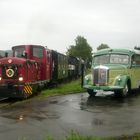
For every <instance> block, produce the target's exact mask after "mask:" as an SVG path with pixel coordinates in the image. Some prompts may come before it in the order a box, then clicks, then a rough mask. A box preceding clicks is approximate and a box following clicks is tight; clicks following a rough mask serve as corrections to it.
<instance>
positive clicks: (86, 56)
mask: <svg viewBox="0 0 140 140" xmlns="http://www.w3.org/2000/svg"><path fill="white" fill-rule="evenodd" d="M66 54H67V55H69V56H75V57H78V58H80V59H82V60H84V61H85V63H86V64H87V66H89V65H90V63H91V61H92V48H91V46H90V45H89V44H88V42H87V40H86V39H85V38H84V37H82V36H77V37H76V39H75V45H70V46H69V48H68V49H67V52H66Z"/></svg>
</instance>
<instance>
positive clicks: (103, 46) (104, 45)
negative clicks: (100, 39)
mask: <svg viewBox="0 0 140 140" xmlns="http://www.w3.org/2000/svg"><path fill="white" fill-rule="evenodd" d="M107 48H110V47H109V46H108V45H107V44H103V43H102V44H101V45H99V46H98V47H97V50H101V49H107Z"/></svg>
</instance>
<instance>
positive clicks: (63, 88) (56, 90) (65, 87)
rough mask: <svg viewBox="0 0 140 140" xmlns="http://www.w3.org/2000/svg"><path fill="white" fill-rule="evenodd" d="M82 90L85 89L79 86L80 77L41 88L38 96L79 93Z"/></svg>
mask: <svg viewBox="0 0 140 140" xmlns="http://www.w3.org/2000/svg"><path fill="white" fill-rule="evenodd" d="M84 91H85V90H84V89H83V88H82V87H81V79H77V80H74V81H71V82H68V83H63V84H59V85H58V86H56V87H53V88H51V89H47V90H43V91H42V92H41V94H40V97H41V96H43V97H44V96H45V97H48V96H54V95H64V94H71V93H79V92H84Z"/></svg>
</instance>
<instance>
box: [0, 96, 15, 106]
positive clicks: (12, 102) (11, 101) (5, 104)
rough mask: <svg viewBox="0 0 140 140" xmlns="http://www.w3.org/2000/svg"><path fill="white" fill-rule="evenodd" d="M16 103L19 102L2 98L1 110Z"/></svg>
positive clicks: (0, 100) (0, 98) (0, 99)
mask: <svg viewBox="0 0 140 140" xmlns="http://www.w3.org/2000/svg"><path fill="white" fill-rule="evenodd" d="M16 101H17V100H15V99H10V98H2V97H0V108H2V107H6V106H9V105H11V104H14V103H15V102H16Z"/></svg>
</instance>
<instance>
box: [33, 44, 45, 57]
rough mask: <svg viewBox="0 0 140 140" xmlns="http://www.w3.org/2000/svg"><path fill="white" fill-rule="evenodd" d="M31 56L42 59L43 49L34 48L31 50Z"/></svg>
mask: <svg viewBox="0 0 140 140" xmlns="http://www.w3.org/2000/svg"><path fill="white" fill-rule="evenodd" d="M33 56H34V57H38V58H42V57H43V49H42V48H37V47H34V48H33Z"/></svg>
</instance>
